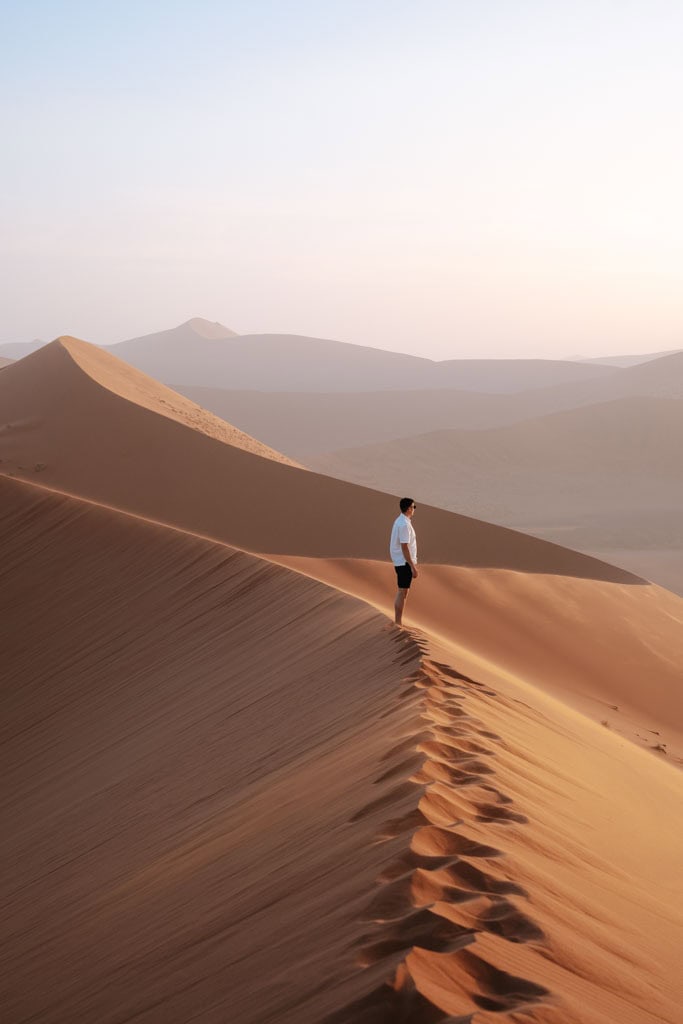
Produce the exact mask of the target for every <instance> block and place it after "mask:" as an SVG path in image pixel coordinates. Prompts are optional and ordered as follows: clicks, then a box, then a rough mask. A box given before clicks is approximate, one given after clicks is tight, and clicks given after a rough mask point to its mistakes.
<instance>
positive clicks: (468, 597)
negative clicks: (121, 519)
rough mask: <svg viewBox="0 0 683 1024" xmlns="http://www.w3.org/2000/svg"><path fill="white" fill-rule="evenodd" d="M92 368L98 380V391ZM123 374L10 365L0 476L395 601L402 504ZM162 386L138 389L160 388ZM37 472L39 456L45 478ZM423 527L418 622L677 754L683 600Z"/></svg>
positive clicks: (544, 556)
mask: <svg viewBox="0 0 683 1024" xmlns="http://www.w3.org/2000/svg"><path fill="white" fill-rule="evenodd" d="M75 355H77V356H78V359H79V362H76V359H75ZM88 355H91V356H92V360H93V361H92V363H89V362H88V359H87V356H88ZM88 371H92V372H96V373H97V376H98V384H97V385H96V386H95V385H94V382H93V378H92V377H91V376H90V372H88ZM126 372H127V371H126V369H125V366H123V368H122V364H121V363H120V362H119V361H117V360H115V359H114V358H113V357H111V356H109V355H108V354H106V353H102V352H99V351H98V350H96V349H95V348H94V347H91V346H88V345H87V344H86V343H84V342H81V343H78V344H77V345H76V346H74V344H72V343H70V342H67V343H63V342H58V343H56V344H55V345H53V346H49V347H48V348H46V349H44V350H42V352H38V353H35V355H34V356H32V357H30V359H26V360H24V361H22V362H21V363H19V364H17V365H16V366H15V367H12V368H10V369H8V370H6V371H5V372H4V373H3V375H2V378H0V400H1V401H2V408H3V410H5V415H7V416H8V423H6V424H5V425H4V429H3V432H2V434H1V435H0V438H1V440H0V458H2V459H3V462H2V463H1V464H0V466H1V468H2V470H3V472H5V473H8V474H14V475H16V476H23V477H24V478H27V479H31V480H38V481H39V482H40V483H41V484H42V485H44V486H47V487H52V488H57V489H59V490H62V491H66V492H68V493H70V494H74V495H80V496H83V497H86V498H89V499H91V500H94V501H97V502H102V503H104V504H107V505H111V506H113V507H116V508H119V509H122V510H124V511H129V512H133V513H136V514H139V515H142V516H145V517H147V518H150V519H154V520H156V521H159V522H164V523H167V524H170V525H173V526H176V527H179V528H181V529H183V530H187V531H191V532H193V533H196V534H201V535H203V536H206V537H211V538H214V539H216V540H220V541H223V542H225V543H229V544H232V545H234V546H236V547H239V548H243V549H246V550H248V551H252V552H257V553H261V554H267V555H269V556H277V557H278V558H281V557H284V556H287V557H289V558H295V559H297V558H298V559H300V558H302V557H303V558H304V559H308V560H309V561H310V560H312V561H310V564H307V565H305V566H303V569H302V571H304V572H310V573H311V574H312V575H315V574H316V572H317V573H322V574H323V576H324V575H325V574H326V573H328V572H329V571H330V566H333V567H334V572H335V573H336V572H337V571H338V568H339V567H340V566H341V567H343V568H342V570H340V571H342V575H343V583H340V581H339V579H337V578H336V577H335V578H334V579H331V582H332V583H333V585H335V586H341V587H342V589H345V590H348V591H349V592H351V593H354V594H356V595H357V596H359V597H361V598H363V599H364V600H369V601H371V602H372V603H375V604H377V605H378V607H381V608H382V610H388V608H389V605H390V603H391V601H392V600H393V585H394V576H393V572H392V570H391V566H390V565H388V564H387V552H386V547H387V529H388V525H389V524H390V522H391V521H392V519H393V518H394V516H395V502H396V499H395V498H394V497H391V496H388V495H386V494H383V493H381V492H378V491H374V490H369V489H367V488H363V487H359V486H356V485H353V484H348V483H345V482H343V481H338V480H334V479H332V478H330V477H323V476H320V475H318V474H315V473H311V472H308V471H304V470H301V469H298V468H296V467H294V466H290V465H286V464H284V463H283V462H278V461H276V460H275V459H273V458H263V457H261V456H260V455H257V454H255V453H253V452H251V451H249V450H245V448H244V447H236V446H235V445H234V444H232V443H230V442H229V440H228V443H226V441H224V440H222V439H219V438H218V437H214V436H207V435H206V434H202V433H199V432H198V431H196V430H188V429H187V427H186V426H185V425H184V424H180V423H178V422H176V421H175V420H172V419H169V418H168V417H165V416H160V415H159V413H158V412H153V411H152V410H151V409H149V408H141V407H140V405H138V404H137V402H136V401H135V400H131V399H128V398H125V397H123V396H122V394H120V393H119V391H122V387H121V384H120V381H121V377H122V375H124V376H125V374H126ZM107 374H111V380H110V384H109V385H107V383H106V382H107V379H108V377H107ZM154 386H155V382H153V381H147V382H146V383H144V388H146V389H151V391H152V392H154ZM140 388H143V384H142V383H140ZM117 389H118V390H117ZM64 394H68V396H69V402H68V404H66V403H65V402H64V401H63V400H62V399H61V398H60V396H61V395H64ZM137 394H138V392H137V391H136V392H135V395H137ZM49 396H52V399H51V404H48V398H49ZM149 401H150V402H152V398H149ZM225 429H226V431H229V429H230V428H228V426H227V425H226V426H225ZM226 438H229V433H228V434H226ZM170 452H171V453H173V458H172V459H170V458H169V453H170ZM22 466H23V467H25V468H23V469H22V468H21V467H22ZM36 466H41V467H43V468H42V469H41V470H40V473H39V475H38V476H37V475H36V471H35V467H36ZM419 524H420V545H421V546H420V553H421V560H422V561H423V562H424V563H428V564H427V565H425V568H424V573H423V577H424V578H423V579H422V582H421V584H420V588H419V590H418V591H417V594H418V596H417V597H416V599H415V601H414V602H413V603H412V605H411V615H413V616H415V618H414V620H413V621H415V622H416V623H419V624H420V625H421V627H422V628H423V629H425V630H428V631H431V632H433V633H434V634H435V635H440V636H441V637H444V638H446V639H450V640H455V641H456V642H457V643H458V644H460V645H462V648H463V650H465V649H466V650H477V649H479V645H483V646H482V647H481V650H482V651H483V652H484V653H483V654H482V657H483V658H484V659H485V661H490V662H492V663H494V664H496V665H498V666H499V668H500V669H501V670H503V671H505V672H507V673H510V674H512V675H513V676H515V677H519V678H522V679H525V680H528V681H531V682H532V683H535V684H537V685H539V686H541V687H542V688H543V689H544V690H547V691H548V692H554V693H558V694H562V695H563V697H564V698H565V699H567V700H568V701H570V702H571V703H573V704H575V705H576V706H581V707H584V708H588V709H589V710H590V711H591V713H592V714H593V716H594V717H595V718H597V719H598V720H600V718H602V717H603V712H604V705H605V704H619V705H621V704H624V705H625V706H628V708H629V715H631V712H633V714H632V715H631V717H630V718H629V717H628V716H627V719H628V720H627V721H626V720H625V722H624V725H623V731H624V734H625V735H629V736H630V737H633V738H635V734H636V732H637V730H638V728H639V727H640V726H641V725H642V726H643V727H645V726H648V727H652V728H659V727H660V725H661V726H662V728H663V729H664V730H665V732H666V736H665V739H666V741H667V742H668V743H670V744H673V745H674V747H675V748H676V749H678V748H677V746H676V744H677V743H678V739H677V737H678V733H679V731H680V729H681V728H682V726H683V721H682V715H683V709H682V708H679V707H677V705H676V702H675V700H673V698H672V692H673V688H675V687H676V686H677V685H678V682H679V680H680V663H681V659H682V658H683V636H682V632H681V614H682V611H681V609H682V605H681V601H680V599H678V598H676V597H675V596H674V595H672V594H668V593H667V592H665V591H662V590H660V589H659V588H657V587H654V586H648V585H647V584H646V583H645V582H644V581H643V580H641V579H639V578H638V577H637V576H633V575H632V574H630V573H628V572H625V571H623V570H619V569H616V568H614V567H611V566H609V565H607V564H605V563H602V562H599V561H597V560H595V559H591V558H589V557H586V556H583V555H581V554H579V553H576V552H573V551H571V550H568V549H565V548H562V547H560V546H558V545H553V544H548V543H546V542H544V541H540V540H537V539H536V538H533V537H529V536H525V535H524V534H521V533H516V532H513V531H509V530H506V529H504V528H501V527H495V526H491V525H490V524H487V523H484V522H481V521H478V520H476V519H470V518H467V517H465V516H460V515H456V514H453V513H449V512H446V511H443V510H441V509H436V508H430V507H429V506H422V505H421V506H420V509H419ZM318 559H325V560H326V561H325V563H324V565H323V564H322V563H321V565H320V566H319V565H317V564H316V560H318ZM330 559H334V560H339V561H334V562H331V561H330ZM429 563H431V565H430V564H429ZM321 566H322V567H321ZM299 568H301V566H299ZM483 569H485V570H487V571H486V572H484V571H481V570H483ZM493 622H495V630H494V631H493V633H492V623H493ZM654 637H656V638H657V642H656V644H654V643H653V638H654ZM653 647H654V649H653ZM644 674H646V675H647V677H648V679H649V680H650V682H649V684H648V687H647V690H646V691H645V690H644V689H643V687H642V679H643V675H644ZM586 695H589V698H590V699H589V700H588V704H587V703H586V699H585V697H586ZM620 728H622V727H621V726H620ZM670 749H671V748H670Z"/></svg>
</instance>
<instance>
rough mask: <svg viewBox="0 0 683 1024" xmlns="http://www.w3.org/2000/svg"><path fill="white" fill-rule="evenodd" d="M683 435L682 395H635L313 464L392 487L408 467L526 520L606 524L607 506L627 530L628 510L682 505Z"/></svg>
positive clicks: (459, 500) (472, 504)
mask: <svg viewBox="0 0 683 1024" xmlns="http://www.w3.org/2000/svg"><path fill="white" fill-rule="evenodd" d="M681 439H683V401H680V400H676V399H666V398H628V399H620V400H617V401H614V402H607V403H604V404H600V405H591V406H587V407H583V408H580V409H572V410H570V411H567V412H558V413H554V414H552V415H549V416H544V417H540V418H537V419H529V420H525V421H524V422H522V423H515V424H511V425H509V426H507V427H501V428H497V429H495V430H475V431H472V430H458V431H455V430H452V431H440V432H435V433H429V434H422V435H419V436H414V437H405V438H402V439H401V440H400V441H392V442H389V443H386V444H380V445H364V446H362V447H359V448H345V449H341V450H339V451H336V452H331V453H330V454H329V455H320V456H317V457H311V458H308V459H307V464H308V465H309V466H310V467H311V468H312V469H315V470H317V471H318V472H321V473H329V474H331V475H334V476H336V477H339V478H341V479H344V480H350V481H353V482H354V483H360V484H363V485H366V486H370V487H379V488H382V489H383V490H387V491H393V490H394V489H395V488H396V487H397V486H399V485H400V484H401V482H402V481H403V480H404V479H405V475H406V467H407V466H409V467H410V474H411V480H412V481H413V490H414V491H415V492H416V493H417V494H419V495H420V496H421V497H423V498H424V500H426V501H433V502H434V504H437V505H440V506H441V507H444V508H451V509H456V508H457V509H458V510H459V511H462V512H466V513H467V514H468V515H474V516H481V517H484V518H487V519H489V518H490V519H493V520H494V521H495V522H500V523H502V524H505V525H509V526H513V525H514V526H515V527H524V528H527V527H529V528H530V525H531V524H539V525H541V526H545V527H550V526H554V525H555V526H565V527H566V526H572V525H574V524H576V523H578V522H580V521H581V519H582V517H584V518H585V517H589V516H591V517H593V520H594V521H595V522H596V523H597V524H598V525H599V527H600V528H601V529H602V531H603V533H604V531H605V522H604V517H605V516H606V515H608V516H609V517H610V522H612V523H613V525H614V528H615V530H617V531H619V532H623V531H621V517H622V515H624V516H627V517H628V516H633V515H634V514H635V513H640V512H642V511H643V510H647V509H650V510H652V511H654V512H657V511H659V510H671V511H672V512H673V511H674V510H676V509H678V510H679V512H683V482H682V481H681V474H680V471H679V469H680V446H681ZM601 517H602V518H601ZM681 541H683V534H682V535H681ZM622 546H627V545H626V544H622Z"/></svg>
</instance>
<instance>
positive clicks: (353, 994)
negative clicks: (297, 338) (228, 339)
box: [0, 338, 683, 1024]
mask: <svg viewBox="0 0 683 1024" xmlns="http://www.w3.org/2000/svg"><path fill="white" fill-rule="evenodd" d="M218 344H222V342H220V341H219V342H218ZM624 372H625V371H624ZM0 410H2V412H1V414H0V415H1V417H2V418H1V419H0V459H1V460H2V461H0V564H1V565H2V567H3V570H2V571H3V588H2V594H3V601H4V605H3V613H2V616H0V622H1V623H2V625H1V626H0V630H1V631H2V637H1V639H2V649H3V680H2V684H0V702H1V706H0V720H1V721H2V723H3V726H2V728H3V744H2V758H3V764H2V769H3V777H4V779H5V793H4V796H3V797H2V802H3V812H4V818H3V826H4V828H3V834H4V836H5V837H6V838H5V840H4V843H3V850H2V852H1V853H0V858H1V859H2V862H1V863H0V872H1V876H2V878H3V883H2V884H3V892H2V898H3V906H4V908H5V909H4V918H3V923H4V925H5V932H6V934H7V935H8V937H9V941H8V942H7V943H6V944H5V946H4V947H3V949H2V957H3V960H2V967H3V970H2V972H0V978H1V980H0V1012H1V1014H2V1016H3V1018H4V1019H7V1020H13V1021H14V1020H16V1021H19V1020H27V1019H34V1020H41V1021H44V1022H45V1024H49V1022H54V1024H61V1022H62V1021H63V1022H66V1021H69V1022H70V1021H77V1020H84V1021H97V1022H98V1024H116V1022H118V1021H122V1020H131V1019H135V1020H136V1021H139V1022H140V1024H187V1022H188V1021H189V1020H192V1019H195V1020H198V1021H202V1024H225V1021H226V1020H230V1021H231V1022H235V1024H264V1022H265V1021H277V1022H278V1024H323V1022H325V1024H361V1022H362V1024H388V1022H390V1021H391V1022H393V1021H405V1022H406V1024H407V1022H408V1021H416V1022H417V1021H419V1022H421V1024H428V1022H429V1024H446V1022H447V1021H448V1020H453V1021H461V1022H463V1024H464V1021H468V1022H471V1024H494V1021H495V1022H502V1021H506V1020H507V1021H510V1022H511V1021H513V1020H516V1021H520V1022H521V1021H522V1020H528V1021H529V1022H531V1021H534V1022H535V1024H569V1022H571V1024H678V1015H679V1009H680V1005H681V1001H682V999H683V981H682V980H681V975H680V971H679V970H678V959H679V949H680V946H681V941H682V940H683V911H681V906H682V905H683V903H682V901H681V896H683V891H682V879H681V872H680V863H681V859H682V857H683V818H682V816H681V815H682V813H683V812H682V810H681V808H683V800H682V799H681V798H682V797H683V775H682V774H681V773H680V771H678V770H677V769H676V767H675V766H676V765H678V764H682V763H683V756H682V755H683V702H682V701H681V698H680V666H681V663H682V662H683V629H682V628H681V626H682V625H683V601H682V600H681V599H680V598H677V597H676V596H675V595H673V594H671V593H669V592H667V591H665V590H662V589H661V588H659V587H656V586H653V585H650V584H647V583H646V582H645V581H644V580H642V579H640V578H639V577H638V576H634V575H632V574H630V573H628V572H625V571H623V570H620V569H616V568H614V567H612V566H610V565H608V564H605V563H603V562H600V561H598V560H595V559H592V558H589V557H586V556H585V555H582V554H579V553H577V552H574V551H571V550H568V549H565V548H562V547H560V546H557V545H554V544H549V543H547V542H545V541H542V540H537V539H535V538H533V537H528V536H526V535H524V534H522V533H516V532H514V531H511V530H507V529H504V528H502V527H497V526H492V525H490V524H487V523H484V522H480V521H478V520H476V519H469V518H467V517H464V516H461V515H457V514H454V513H451V512H447V511H444V510H441V509H437V508H431V507H429V506H428V505H425V504H424V503H422V502H419V505H418V511H417V514H416V520H415V523H416V527H417V529H418V536H419V542H420V553H421V565H420V575H419V578H418V580H417V581H416V583H415V587H414V590H413V592H412V593H411V595H410V598H409V605H408V608H409V610H408V613H407V619H408V623H409V625H410V627H411V629H410V630H409V631H404V632H399V631H397V630H396V629H395V627H394V626H393V625H391V624H390V623H389V622H388V621H387V615H389V614H390V613H391V605H392V601H393V596H394V589H395V583H394V574H393V570H392V569H391V566H390V565H389V564H388V560H387V550H386V549H387V535H388V529H389V525H390V523H391V520H392V519H393V518H394V516H395V514H396V511H397V509H396V497H395V495H391V494H385V493H381V492H379V491H375V490H371V489H367V488H364V487H361V486H358V485H355V484H352V483H347V482H344V481H339V480H335V479H332V478H329V477H326V476H321V475H319V474H317V473H315V472H311V471H308V470H305V469H302V468H299V467H298V466H296V465H293V464H291V463H289V462H288V461H287V460H286V459H285V458H284V457H283V456H281V455H279V453H278V452H277V451H276V450H273V449H270V448H265V447H264V446H262V445H260V444H258V442H256V441H254V440H253V439H252V438H250V437H248V436H247V435H245V434H244V433H242V432H241V431H240V430H238V429H236V428H235V427H234V426H232V425H231V424H229V423H225V422H222V421H220V420H217V419H216V418H215V417H213V416H212V415H211V414H210V413H208V412H206V411H205V410H203V409H201V408H199V407H198V406H196V405H194V404H192V403H191V402H189V401H188V400H187V399H182V398H181V397H180V396H178V395H174V393H173V392H170V391H169V390H168V389H167V388H165V387H164V386H163V385H160V384H158V383H157V382H156V381H154V380H151V379H150V378H148V377H145V376H144V375H143V374H142V373H140V372H138V371H135V370H133V369H131V368H130V367H129V366H127V365H126V364H125V363H122V362H121V361H120V360H118V359H116V358H115V357H114V356H113V355H111V354H110V353H108V352H104V351H102V350H100V349H97V348H96V347H95V346H91V345H88V344H87V343H86V342H81V341H77V340H75V339H70V338H62V339H58V340H57V341H55V342H53V343H51V344H50V345H48V346H46V347H45V348H43V349H42V350H40V351H38V352H36V353H34V354H33V355H31V356H29V357H27V358H25V359H23V360H21V361H20V362H18V363H16V364H14V365H12V366H10V367H7V368H5V369H4V370H3V371H2V373H1V374H0ZM401 490H403V487H401ZM237 549H243V550H237ZM244 549H247V550H246V551H245V550H244ZM627 741H628V742H627Z"/></svg>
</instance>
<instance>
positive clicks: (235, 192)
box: [0, 0, 683, 359]
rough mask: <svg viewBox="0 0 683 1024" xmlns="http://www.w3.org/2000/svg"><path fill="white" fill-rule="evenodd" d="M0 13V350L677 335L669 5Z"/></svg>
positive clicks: (255, 6)
mask: <svg viewBox="0 0 683 1024" xmlns="http://www.w3.org/2000/svg"><path fill="white" fill-rule="evenodd" d="M0 12H1V23H0V89H1V92H0V95H1V97H2V99H1V100H0V102H1V103H2V117H1V122H0V128H1V130H2V135H1V138H2V140H3V156H2V160H1V162H0V168H1V169H0V280H1V281H2V292H3V294H2V302H1V303H0V343H2V342H6V341H21V340H30V339H32V338H34V337H41V338H44V339H46V340H47V339H50V338H52V337H55V336H56V335H58V334H65V333H69V334H75V335H77V336H79V337H82V338H86V339H87V340H90V341H94V342H99V343H107V342H116V341H121V340H123V339H125V338H128V337H132V336H135V335H139V334H144V333H149V332H153V331H157V330H163V329H165V328H167V327H172V326H175V325H176V324H178V323H180V322H182V321H184V320H187V319H188V318H190V317H192V316H203V317H206V318H208V319H210V320H219V321H221V322H222V323H224V324H225V325H226V326H228V327H231V328H233V329H234V330H236V331H239V332H240V333H256V332H278V333H297V334H308V335H314V336H318V337H328V338H337V339H339V340H342V341H350V342H356V343H358V344H366V345H373V346H375V347H378V348H391V349H394V350H397V351H404V352H413V353H416V354H420V355H425V356H430V357H432V358H439V359H443V358H457V357H460V358H467V357H475V356H476V357H503V356H507V357H529V356H539V357H549V358H561V357H563V356H567V355H570V354H581V355H584V356H598V355H610V354H617V353H628V352H648V351H659V350H664V349H669V348H679V347H681V346H683V198H682V194H683V186H682V185H681V182H682V181H683V131H682V130H681V109H682V101H683V61H681V57H680V55H681V53H682V52H683V4H682V3H681V2H680V0H642V2H629V0H443V2H441V0H439V2H435V0H415V2H403V0H390V2H389V0H387V2H384V0H362V2H360V0H343V2H342V0H327V2H321V0H286V2H285V0H281V2H276V0H272V2H267V0H250V2H249V3H245V2H244V0H239V2H230V0H193V2H192V3H190V2H189V0H176V2H173V0H165V2H163V3H161V2H160V0H154V2H149V0H135V2H131V0H118V2H116V3H115V2H113V0H111V2H103V0H88V2H78V3H77V2H73V0H65V2H49V0H42V2H40V0H22V2H21V3H15V2H14V0H11V2H9V0H0Z"/></svg>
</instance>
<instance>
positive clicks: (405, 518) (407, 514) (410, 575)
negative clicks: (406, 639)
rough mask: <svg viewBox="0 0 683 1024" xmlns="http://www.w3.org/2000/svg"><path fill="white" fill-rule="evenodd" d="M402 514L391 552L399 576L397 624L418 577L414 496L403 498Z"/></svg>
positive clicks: (395, 530) (391, 543) (393, 529)
mask: <svg viewBox="0 0 683 1024" xmlns="http://www.w3.org/2000/svg"><path fill="white" fill-rule="evenodd" d="M399 506H400V509H401V514H400V515H399V516H398V518H397V519H396V521H395V523H394V525H393V526H392V528H391V540H390V542H389V553H390V555H391V560H392V562H393V563H394V569H395V570H396V576H397V577H398V593H397V594H396V600H395V601H394V613H395V614H394V619H395V622H396V625H397V626H400V625H401V624H402V622H403V608H404V605H405V603H406V598H407V596H408V591H409V590H410V584H411V583H412V582H413V580H414V579H417V538H416V537H415V530H414V529H413V524H412V522H411V520H412V518H413V516H414V515H415V509H416V508H417V505H416V504H415V502H414V501H413V499H412V498H401V500H400V502H399Z"/></svg>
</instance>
